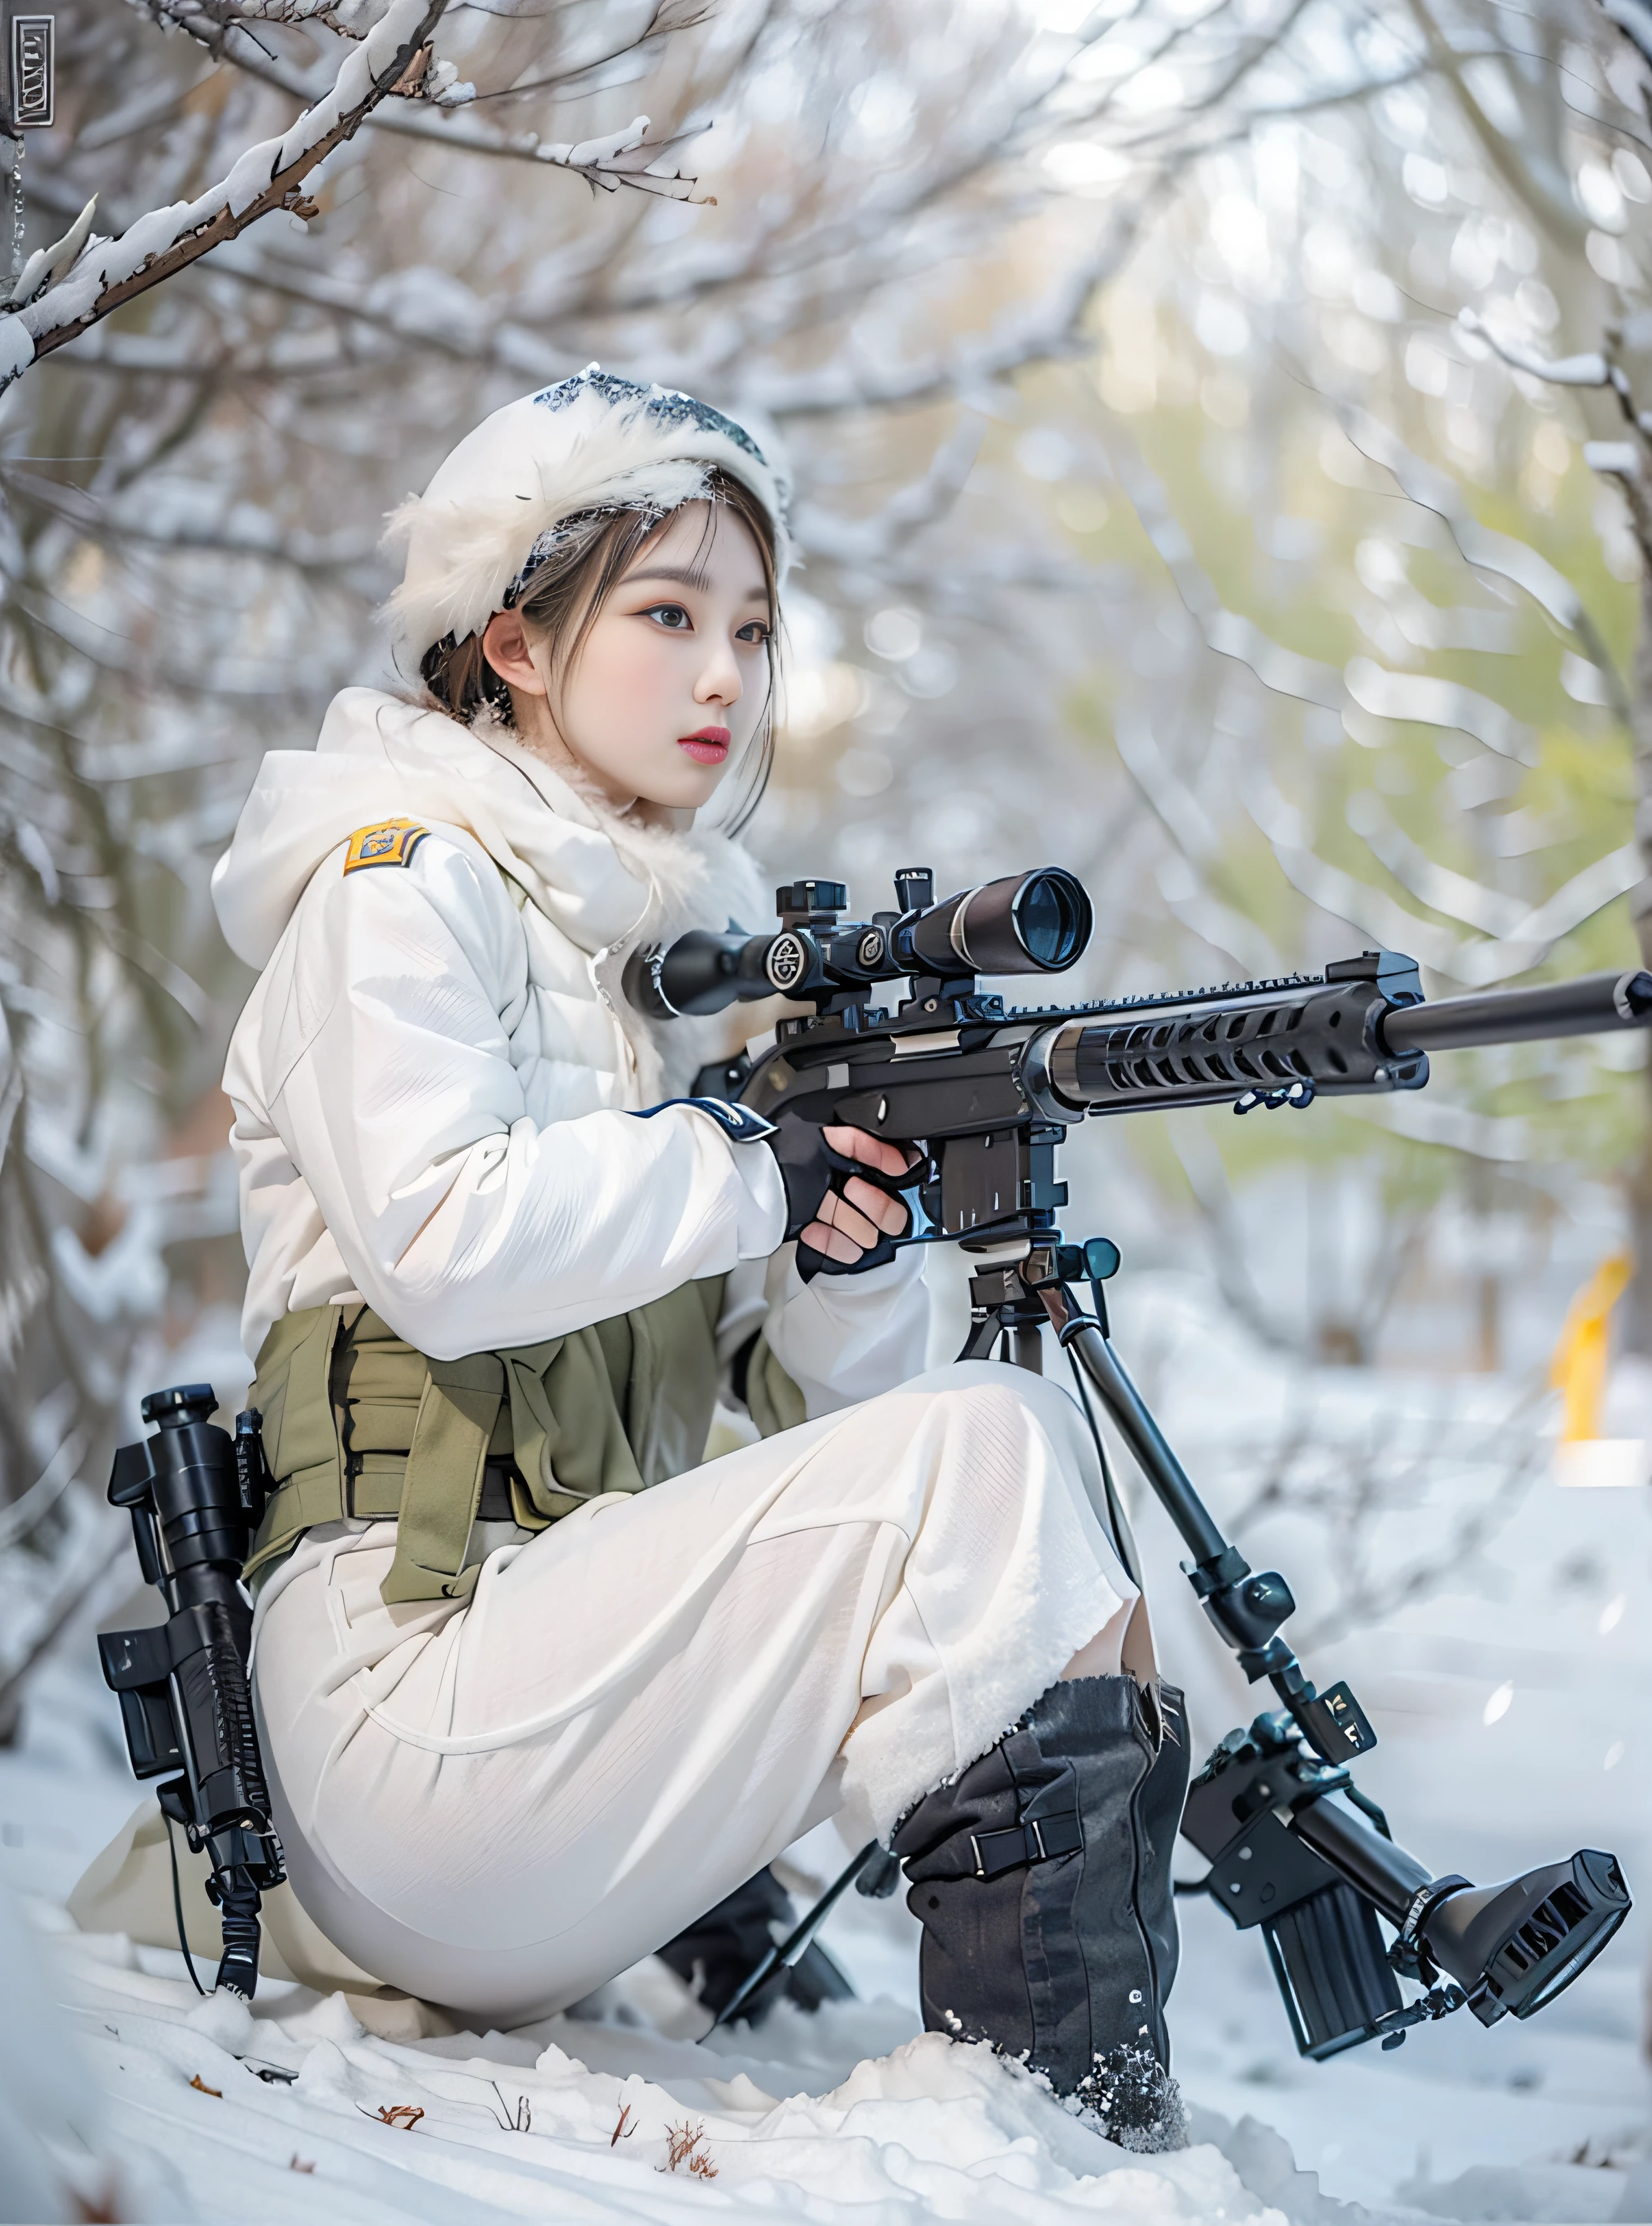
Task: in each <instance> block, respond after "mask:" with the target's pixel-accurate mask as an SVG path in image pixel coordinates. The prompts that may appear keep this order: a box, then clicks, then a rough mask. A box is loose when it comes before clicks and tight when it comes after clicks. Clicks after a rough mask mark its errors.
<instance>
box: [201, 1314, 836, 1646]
mask: <svg viewBox="0 0 1652 2226" xmlns="http://www.w3.org/2000/svg"><path fill="white" fill-rule="evenodd" d="M722 1290H723V1278H722V1277H721V1276H717V1277H713V1278H710V1279H708V1280H707V1281H705V1282H697V1283H689V1284H684V1285H683V1286H682V1287H681V1288H679V1289H678V1290H676V1291H673V1292H670V1293H669V1294H667V1295H666V1296H665V1297H664V1298H663V1299H658V1300H656V1301H654V1302H653V1303H652V1304H651V1305H650V1306H647V1307H639V1308H638V1309H636V1310H635V1311H634V1312H633V1313H629V1314H623V1315H616V1316H613V1318H611V1319H610V1320H606V1321H601V1322H596V1323H594V1324H592V1325H591V1326H588V1328H585V1329H581V1330H578V1331H575V1332H571V1333H570V1334H569V1335H568V1336H566V1337H562V1338H553V1339H549V1340H547V1341H546V1342H545V1343H543V1344H541V1345H525V1346H517V1347H512V1348H510V1349H508V1350H505V1351H499V1352H476V1353H469V1354H467V1355H465V1356H464V1357H462V1358H460V1359H456V1360H436V1359H432V1358H429V1356H428V1355H426V1354H424V1353H422V1352H420V1351H417V1350H416V1348H415V1347H414V1346H412V1345H408V1344H407V1343H406V1342H405V1341H404V1340H403V1339H398V1338H397V1337H396V1336H395V1334H394V1332H392V1331H391V1329H390V1327H389V1326H388V1325H387V1324H386V1323H384V1321H383V1320H380V1318H379V1317H378V1315H377V1314H375V1313H372V1311H371V1309H370V1308H368V1307H365V1305H363V1304H361V1303H359V1302H356V1303H353V1304H352V1305H349V1306H342V1305H335V1306H330V1307H309V1308H307V1309H305V1310H303V1311H302V1312H301V1313H292V1314H288V1315H285V1316H284V1317H283V1319H282V1320H280V1321H277V1322H276V1324H275V1325H274V1326H272V1328H271V1329H270V1334H269V1336H268V1337H267V1338H266V1339H265V1340H264V1346H263V1349H262V1350H261V1351H260V1352H259V1355H258V1368H257V1377H256V1378H255V1380H254V1383H253V1385H252V1390H251V1395H250V1399H251V1404H252V1405H254V1406H256V1407H257V1409H259V1411H260V1413H261V1414H262V1415H263V1416H264V1439H265V1447H266V1452H267V1454H268V1458H269V1460H270V1470H271V1472H272V1474H273V1475H274V1476H275V1478H276V1491H275V1492H274V1493H273V1495H272V1497H271V1498H270V1502H269V1504H268V1506H267V1508H266V1510H265V1513H264V1520H263V1522H262V1523H261V1524H260V1525H259V1528H258V1534H257V1537H256V1538H255V1539H254V1541H253V1547H252V1552H251V1555H249V1557H248V1559H247V1562H246V1566H245V1571H244V1574H245V1577H246V1579H247V1580H249V1581H254V1580H257V1579H258V1578H259V1577H260V1576H262V1575H263V1574H265V1573H266V1572H267V1571H268V1570H269V1568H270V1566H271V1565H272V1564H273V1563H274V1562H275V1561H278V1560H279V1559H280V1558H282V1557H283V1555H286V1554H288V1553H289V1552H290V1551H291V1550H292V1549H293V1548H294V1547H295V1545H296V1544H297V1543H298V1541H299V1540H300V1539H301V1538H302V1536H303V1535H304V1533H305V1531H307V1530H310V1529H312V1528H313V1527H314V1526H315V1524H316V1523H337V1522H339V1521H340V1520H342V1519H343V1518H345V1517H350V1516H354V1517H369V1518H372V1517H378V1518H379V1519H390V1518H394V1519H395V1520H396V1523H397V1541H396V1553H395V1557H394V1560H393V1561H392V1562H391V1568H390V1572H389V1574H388V1575H387V1576H386V1577H385V1579H384V1584H383V1587H381V1589H382V1592H383V1595H384V1600H386V1601H387V1602H391V1603H395V1602H399V1601H403V1600H456V1599H464V1598H467V1597H468V1595H469V1593H470V1592H471V1590H472V1589H473V1587H474V1585H475V1582H476V1576H477V1568H476V1566H475V1565H474V1564H473V1565H472V1566H471V1567H469V1568H467V1567H466V1566H465V1556H466V1552H467V1548H468V1545H469V1542H470V1536H471V1530H472V1528H473V1524H474V1523H475V1521H476V1519H477V1513H478V1509H479V1507H480V1504H481V1500H482V1494H483V1490H484V1486H485V1485H487V1486H488V1487H489V1498H490V1503H492V1501H493V1500H494V1499H495V1498H496V1496H497V1495H498V1494H499V1488H500V1487H501V1486H507V1487H508V1494H509V1506H510V1518H511V1521H513V1522H514V1523H517V1524H518V1526H519V1527H520V1528H522V1529H524V1530H543V1529H544V1528H545V1527H546V1525H547V1524H548V1523H554V1522H556V1521H557V1520H558V1519H559V1518H560V1517H562V1516H563V1515H566V1514H569V1513H571V1512H572V1511H573V1510H574V1509H575V1508H576V1507H578V1506H580V1505H582V1504H584V1503H585V1502H586V1501H588V1500H590V1499H592V1498H597V1497H599V1496H600V1495H602V1494H604V1493H607V1492H611V1491H643V1490H644V1489H645V1488H646V1487H647V1486H648V1485H651V1484H654V1483H658V1482H659V1481H660V1480H661V1479H663V1478H664V1477H666V1476H672V1475H677V1474H679V1473H680V1472H682V1471H683V1470H684V1469H686V1468H691V1467H693V1466H696V1463H697V1462H698V1461H699V1460H700V1459H701V1457H702V1453H703V1450H704V1447H705V1441H706V1433H707V1430H708V1428H709V1424H710V1420H711V1413H712V1408H713V1405H714V1403H715V1396H716V1378H717V1364H716V1344H715V1332H716V1326H717V1320H718V1316H719V1313H720V1311H721V1303H722ZM756 1372H757V1373H758V1375H759V1380H760V1381H761V1383H762V1384H763V1386H764V1388H765V1390H766V1389H768V1387H769V1385H770V1383H771V1380H772V1384H773V1389H774V1390H775V1391H777V1392H778V1393H779V1395H780V1396H781V1399H782V1401H783V1402H784V1404H785V1406H786V1407H787V1408H790V1407H791V1406H792V1405H793V1403H794V1402H795V1405H796V1407H797V1409H799V1410H800V1409H801V1406H802V1401H801V1398H800V1397H798V1396H797V1395H796V1393H795V1389H794V1387H792V1386H791V1385H790V1383H789V1382H788V1381H786V1380H785V1379H784V1378H782V1377H779V1375H778V1371H777V1370H776V1369H774V1368H773V1367H772V1365H766V1364H763V1363H761V1362H759V1364H758V1366H757V1371H756ZM757 1388H758V1387H757V1386H756V1385H753V1390H754V1391H755V1390H757ZM788 1391H790V1392H791V1394H792V1396H791V1399H786V1398H785V1393H786V1392H788ZM771 1403H772V1402H770V1401H766V1400H763V1399H761V1398H759V1399H757V1400H755V1401H754V1402H753V1412H754V1413H755V1412H756V1411H757V1409H758V1407H759V1406H767V1405H769V1404H771ZM800 1419H801V1413H800V1411H799V1412H797V1413H787V1414H786V1415H785V1418H784V1421H783V1420H782V1417H781V1415H780V1414H779V1412H778V1411H776V1413H775V1414H774V1415H773V1417H772V1423H771V1427H772V1426H773V1425H774V1424H779V1425H780V1426H781V1427H784V1424H785V1421H795V1420H800ZM769 1420H770V1418H769V1416H768V1415H767V1414H764V1415H759V1422H760V1423H761V1422H764V1421H769ZM490 1479H491V1481H490ZM491 1511H492V1509H491V1506H490V1512H491ZM501 1511H503V1510H502V1507H501Z"/></svg>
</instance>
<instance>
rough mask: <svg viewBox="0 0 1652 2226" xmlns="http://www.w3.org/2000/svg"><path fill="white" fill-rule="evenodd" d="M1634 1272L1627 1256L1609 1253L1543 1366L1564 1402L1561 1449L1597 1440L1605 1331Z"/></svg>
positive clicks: (1575, 1302)
mask: <svg viewBox="0 0 1652 2226" xmlns="http://www.w3.org/2000/svg"><path fill="white" fill-rule="evenodd" d="M1634 1272H1635V1262H1634V1261H1633V1259H1632V1258H1631V1257H1630V1255H1629V1254H1628V1253H1627V1252H1614V1253H1612V1254H1611V1256H1610V1257H1609V1258H1607V1259H1604V1260H1603V1261H1602V1262H1601V1263H1600V1265H1599V1267H1598V1268H1597V1269H1595V1272H1594V1274H1593V1275H1592V1276H1591V1277H1590V1278H1589V1281H1588V1282H1586V1283H1585V1285H1584V1287H1583V1288H1582V1289H1581V1290H1580V1291H1579V1293H1578V1295H1577V1297H1576V1298H1575V1299H1573V1301H1572V1304H1571V1306H1570V1307H1569V1308H1568V1309H1567V1313H1566V1326H1565V1328H1564V1329H1563V1330H1562V1331H1561V1332H1560V1343H1559V1344H1558V1345H1556V1346H1555V1348H1554V1359H1553V1360H1552V1361H1551V1362H1550V1364H1549V1381H1550V1383H1553V1384H1554V1388H1555V1390H1557V1391H1559V1392H1560V1393H1561V1394H1562V1395H1563V1396H1564V1397H1565V1400H1566V1421H1565V1423H1564V1425H1563V1427H1562V1428H1561V1431H1560V1443H1561V1444H1562V1445H1563V1446H1572V1445H1577V1444H1579V1443H1580V1442H1582V1441H1584V1440H1585V1439H1588V1438H1598V1436H1599V1435H1600V1408H1601V1402H1602V1401H1603V1399H1604V1396H1605V1393H1606V1363H1607V1360H1608V1358H1609V1357H1610V1352H1609V1345H1608V1334H1607V1326H1608V1324H1609V1322H1610V1320H1611V1310H1612V1308H1613V1307H1615V1306H1616V1305H1617V1301H1619V1299H1621V1298H1622V1297H1623V1293H1624V1292H1625V1291H1626V1290H1627V1289H1628V1288H1629V1280H1630V1276H1631V1275H1633V1274H1634Z"/></svg>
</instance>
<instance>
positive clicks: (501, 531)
mask: <svg viewBox="0 0 1652 2226" xmlns="http://www.w3.org/2000/svg"><path fill="white" fill-rule="evenodd" d="M714 467H715V468H716V469H718V470H721V471H723V472H726V473H728V475H729V476H730V478H732V479H736V480H740V482H741V484H742V485H743V486H745V487H749V488H750V490H751V492H752V493H753V494H754V495H755V496H756V497H757V499H758V500H759V502H760V503H761V504H762V506H763V508H764V509H765V511H766V512H767V513H768V516H769V518H770V519H771V521H772V525H773V527H774V536H775V543H776V553H777V556H778V565H779V569H780V570H781V571H782V572H784V571H785V563H786V557H787V547H786V529H785V498H786V488H785V483H784V481H783V480H782V479H781V477H780V475H779V474H778V472H777V471H776V470H775V469H774V468H773V467H772V465H771V464H770V463H769V461H768V460H767V459H766V457H765V455H764V454H763V452H762V450H761V449H760V448H759V447H758V445H757V443H756V442H755V441H753V438H752V436H751V435H750V434H749V433H747V431H746V429H745V428H744V427H743V426H740V425H737V424H735V423H734V420H733V418H731V417H724V416H723V415H722V413H721V411H720V410H713V409H711V408H710V407H709V406H708V404H705V403H703V402H696V401H695V399H694V398H693V397H692V396H691V395H687V394H676V393H673V392H671V391H670V390H669V389H667V388H664V387H659V386H639V385H637V384H636V383H635V382H634V381H632V380H631V379H628V378H615V377H614V376H613V373H611V372H604V371H601V370H599V368H598V367H597V366H596V365H595V364H591V365H588V366H587V368H586V369H585V370H584V371H581V372H579V373H578V374H577V375H576V376H575V378H565V379H563V380H562V382H561V384H560V385H556V386H547V387H543V388H542V389H541V390H540V391H539V392H538V393H537V394H524V396H523V397H521V399H520V400H519V401H516V402H507V403H506V404H505V407H504V409H503V410H495V411H494V412H493V414H492V417H485V418H484V419H483V420H482V422H481V423H480V425H479V426H478V427H477V428H476V429H475V431H474V432H473V433H468V434H467V435H466V436H465V438H464V439H463V440H462V441H461V442H460V443H459V446H458V447H457V448H455V449H454V451H453V453H452V455H449V456H448V459H447V461H445V462H444V463H442V465H440V466H439V467H438V468H437V471H436V474H435V478H434V479H433V480H431V482H430V484H429V487H426V489H425V490H424V493H423V495H410V496H409V497H408V499H407V500H406V501H405V502H404V503H403V504H402V505H401V506H400V507H399V508H398V509H397V511H396V512H394V513H393V515H392V517H391V522H390V527H389V531H388V532H387V534H386V536H385V538H386V541H387V542H389V543H391V544H395V543H397V542H398V541H399V542H401V543H403V544H404V545H405V547H406V550H407V563H406V568H405V570H404V571H403V577H402V584H401V586H400V587H399V588H397V590H396V592H395V594H394V595H391V599H390V601H389V602H388V603H387V604H386V605H385V616H386V618H387V620H388V621H389V624H390V627H391V633H392V634H393V636H394V637H395V640H396V643H397V648H398V649H399V650H400V651H401V652H403V656H404V657H405V658H407V659H408V660H410V663H411V665H412V667H413V668H414V670H416V669H417V667H418V665H419V661H420V659H421V658H423V655H424V653H425V652H426V651H427V650H428V649H429V648H431V647H432V646H433V645H434V644H435V643H436V642H439V641H441V640H442V639H443V638H444V637H445V636H447V635H448V634H452V635H453V637H454V639H455V641H464V640H466V639H467V638H468V637H469V636H470V635H471V634H473V633H480V632H481V630H482V628H483V627H484V626H486V624H487V622H488V620H489V619H491V618H492V615H493V614H494V612H495V611H501V610H505V609H506V608H508V607H509V606H510V604H511V602H512V601H514V600H515V596H516V593H517V591H518V589H519V588H520V587H521V586H522V583H523V580H524V576H525V575H526V574H527V573H528V572H530V571H531V569H532V568H533V562H534V557H535V555H536V551H538V553H542V554H543V550H540V548H539V544H541V543H542V542H543V543H545V544H547V545H549V537H550V534H551V533H552V532H553V531H554V530H555V528H556V526H557V525H558V524H559V523H560V522H561V521H562V519H563V518H571V517H573V516H574V515H575V514H576V513H577V512H582V511H593V510H629V509H643V510H652V511H657V512H659V513H660V514H661V515H662V516H664V514H665V513H666V512H668V511H673V510H677V509H679V508H680V507H681V506H682V505H683V504H684V503H686V502H694V501H696V500H697V499H699V498H700V497H702V495H703V494H704V493H705V491H706V480H707V476H708V474H709V472H710V471H711V470H712V469H713V468H714Z"/></svg>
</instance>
